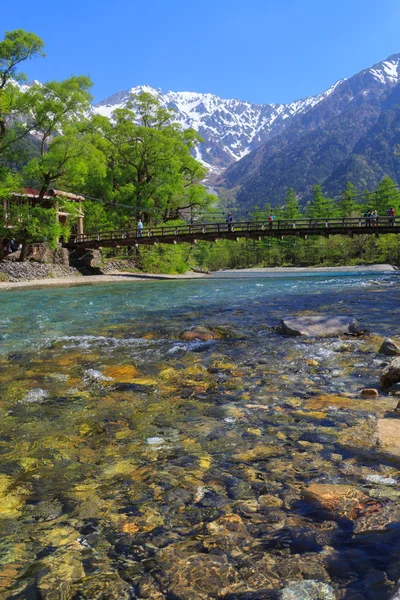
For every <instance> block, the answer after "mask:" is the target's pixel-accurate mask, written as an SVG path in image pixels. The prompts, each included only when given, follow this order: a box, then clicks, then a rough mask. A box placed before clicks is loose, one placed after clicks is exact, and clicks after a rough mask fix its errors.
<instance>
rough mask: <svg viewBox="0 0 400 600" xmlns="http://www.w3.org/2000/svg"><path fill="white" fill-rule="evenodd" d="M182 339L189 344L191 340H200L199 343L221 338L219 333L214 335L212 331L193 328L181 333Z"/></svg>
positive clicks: (204, 328)
mask: <svg viewBox="0 0 400 600" xmlns="http://www.w3.org/2000/svg"><path fill="white" fill-rule="evenodd" d="M181 337H182V339H183V340H185V342H191V341H193V340H200V341H201V342H207V341H208V340H220V339H221V336H220V335H219V333H215V332H214V331H210V329H207V328H206V327H193V328H192V329H189V330H188V331H184V332H183V333H182V336H181Z"/></svg>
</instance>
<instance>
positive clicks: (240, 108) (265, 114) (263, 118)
mask: <svg viewBox="0 0 400 600" xmlns="http://www.w3.org/2000/svg"><path fill="white" fill-rule="evenodd" d="M359 75H362V76H363V78H365V79H368V78H372V79H374V80H375V81H376V82H377V83H379V84H380V85H383V86H393V85H395V84H396V83H398V81H399V76H400V55H393V56H391V57H389V58H388V59H387V60H385V61H383V62H381V63H378V64H376V65H374V66H373V67H372V68H370V69H366V70H365V71H362V72H361V73H360V74H359ZM346 81H347V80H346V79H342V80H340V81H338V82H337V83H335V84H334V85H333V86H332V87H330V88H329V89H328V90H326V91H325V92H323V93H322V94H319V95H317V96H310V97H309V98H305V99H303V100H296V101H294V102H292V103H290V104H252V103H251V102H246V101H241V100H236V99H230V100H226V99H223V98H220V97H218V96H215V95H213V94H202V93H196V92H165V93H164V92H162V90H160V89H154V88H151V87H149V86H137V87H133V88H131V89H130V90H126V91H122V92H118V93H117V94H114V95H113V96H111V97H109V98H107V99H106V100H103V102H100V103H98V104H96V105H95V106H94V111H95V112H96V113H98V114H101V115H104V116H107V117H111V116H112V113H113V111H114V110H115V109H116V108H121V107H123V106H124V105H125V103H126V102H127V100H128V99H129V98H130V95H138V94H141V93H143V92H150V93H151V94H153V95H155V96H157V97H158V99H159V100H160V103H161V105H162V106H165V107H169V108H174V109H175V110H176V121H177V122H178V123H180V124H181V125H182V126H183V127H192V128H194V129H196V130H197V131H198V132H199V134H200V135H201V136H202V137H203V139H204V144H201V145H200V146H199V147H198V149H197V158H198V159H199V160H201V161H202V162H203V163H204V164H205V165H206V166H207V167H208V168H209V169H210V170H211V171H214V172H215V171H216V172H218V171H219V172H220V171H222V170H223V169H225V168H226V167H228V166H229V165H231V164H232V163H234V162H236V161H238V160H240V159H241V158H243V157H244V156H246V155H247V154H249V153H250V152H251V151H253V150H255V149H257V148H258V147H260V146H262V145H263V144H265V143H266V142H268V140H270V139H271V138H272V137H275V136H276V135H278V134H279V133H281V132H282V131H284V130H285V129H287V128H288V127H290V126H291V125H292V124H293V122H294V121H296V120H297V118H298V117H300V116H301V115H304V114H305V113H308V112H309V111H311V110H312V109H313V108H315V107H316V106H317V105H321V104H323V103H324V101H326V100H327V98H329V97H330V96H331V94H332V93H333V92H335V90H337V88H340V87H342V86H343V85H344V84H345V83H346ZM367 88H368V86H367ZM366 93H368V89H366Z"/></svg>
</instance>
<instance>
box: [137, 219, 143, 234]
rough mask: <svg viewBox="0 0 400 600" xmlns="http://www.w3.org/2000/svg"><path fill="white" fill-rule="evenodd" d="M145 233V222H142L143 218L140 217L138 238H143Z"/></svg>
mask: <svg viewBox="0 0 400 600" xmlns="http://www.w3.org/2000/svg"><path fill="white" fill-rule="evenodd" d="M142 235H143V223H142V219H138V222H137V236H138V238H141V237H142Z"/></svg>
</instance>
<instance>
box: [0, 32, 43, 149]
mask: <svg viewBox="0 0 400 600" xmlns="http://www.w3.org/2000/svg"><path fill="white" fill-rule="evenodd" d="M43 47H44V43H43V41H42V40H41V39H40V38H39V37H38V36H37V35H35V34H34V33H29V32H27V31H24V30H23V29H16V30H14V31H6V33H5V36H4V39H3V40H2V41H1V42H0V156H2V155H4V153H5V151H6V150H8V149H9V148H10V146H11V145H12V144H13V143H15V142H16V141H18V140H20V139H22V138H23V137H25V136H26V135H27V134H28V133H29V132H30V131H32V130H33V129H36V126H37V122H36V121H35V119H32V117H31V116H30V117H29V118H27V119H26V120H25V121H24V122H21V119H19V120H16V119H15V117H16V116H17V115H19V116H20V115H21V114H23V115H27V114H28V112H29V102H27V99H26V97H25V94H24V93H23V92H22V90H21V88H20V86H19V85H18V83H19V82H20V83H21V82H24V81H26V77H25V75H24V74H23V73H21V72H20V71H19V70H18V69H19V66H20V65H21V63H23V62H24V61H26V60H29V59H31V58H36V57H38V56H44V53H43Z"/></svg>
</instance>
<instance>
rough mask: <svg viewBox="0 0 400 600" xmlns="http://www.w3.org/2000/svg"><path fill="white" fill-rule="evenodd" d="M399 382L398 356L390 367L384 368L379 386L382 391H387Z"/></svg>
mask: <svg viewBox="0 0 400 600" xmlns="http://www.w3.org/2000/svg"><path fill="white" fill-rule="evenodd" d="M399 381H400V356H399V357H398V358H395V359H394V360H392V362H391V363H390V365H388V366H387V367H385V368H384V369H383V371H382V374H381V385H382V387H383V388H384V389H386V390H387V389H389V388H390V387H391V386H392V385H393V384H394V383H398V382H399Z"/></svg>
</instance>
